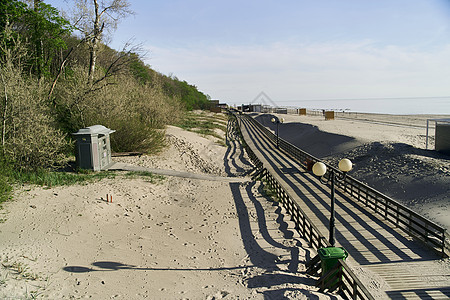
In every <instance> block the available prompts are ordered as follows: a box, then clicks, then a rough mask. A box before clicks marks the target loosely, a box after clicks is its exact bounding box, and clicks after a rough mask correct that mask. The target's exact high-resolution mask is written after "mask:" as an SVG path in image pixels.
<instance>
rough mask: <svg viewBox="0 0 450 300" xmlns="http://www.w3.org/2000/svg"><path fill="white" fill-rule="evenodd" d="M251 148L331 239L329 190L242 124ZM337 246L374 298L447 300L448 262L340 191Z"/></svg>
mask: <svg viewBox="0 0 450 300" xmlns="http://www.w3.org/2000/svg"><path fill="white" fill-rule="evenodd" d="M239 124H240V128H241V131H242V134H243V137H244V140H245V142H246V143H247V145H248V146H249V147H250V148H251V149H252V150H253V152H254V153H255V155H256V156H257V157H258V158H259V160H260V161H261V162H262V163H263V165H264V167H265V168H266V169H268V170H269V172H270V173H271V174H272V175H273V176H274V177H275V178H276V179H277V180H278V182H279V183H281V185H282V187H283V188H284V189H285V190H286V191H287V192H288V193H289V194H290V195H296V197H297V198H296V199H294V200H295V201H296V202H297V203H298V204H299V205H300V207H301V208H302V210H303V211H304V212H305V213H306V214H307V215H308V216H309V218H310V219H311V220H312V222H313V223H314V224H315V225H316V226H317V227H318V228H319V230H320V232H321V233H322V234H323V235H324V236H328V226H329V217H330V213H329V211H330V189H329V187H327V186H325V185H323V184H321V183H320V182H319V180H318V179H317V178H316V177H315V176H314V175H312V174H311V173H309V172H305V171H303V170H304V169H303V167H301V166H300V165H299V164H298V163H297V162H295V161H294V160H292V159H290V158H289V157H288V156H287V155H285V154H284V153H282V152H281V151H280V150H278V149H276V147H275V146H274V145H273V144H272V143H271V142H270V141H269V140H268V139H267V138H266V137H265V135H264V134H262V133H261V132H260V130H259V129H258V128H256V127H255V126H254V125H253V124H251V123H250V122H248V121H246V120H245V118H240V121H239ZM335 214H336V234H335V236H336V246H342V247H344V248H345V249H346V250H347V251H348V252H349V254H350V257H349V258H348V259H347V262H348V263H349V265H350V266H351V267H352V269H353V272H354V273H355V274H356V275H357V276H358V278H359V279H360V280H361V281H362V282H364V283H365V285H366V288H367V289H368V290H369V291H370V292H371V294H372V295H373V296H374V297H375V298H391V299H448V298H449V297H450V267H449V263H448V259H447V260H443V259H441V257H440V256H439V255H438V254H437V253H435V252H434V251H433V250H430V249H428V248H426V247H425V246H423V245H422V243H420V242H418V241H416V240H414V239H412V238H411V237H410V236H408V235H407V234H406V233H404V232H403V231H401V230H400V229H398V228H395V227H393V226H392V225H391V224H389V223H387V222H386V221H385V220H383V219H381V218H379V217H378V216H377V215H375V214H373V213H371V212H369V211H368V210H367V209H366V208H365V207H363V206H362V205H360V204H359V203H358V202H357V201H353V200H352V199H350V198H349V197H348V196H346V195H344V194H342V193H340V192H339V191H336V212H335Z"/></svg>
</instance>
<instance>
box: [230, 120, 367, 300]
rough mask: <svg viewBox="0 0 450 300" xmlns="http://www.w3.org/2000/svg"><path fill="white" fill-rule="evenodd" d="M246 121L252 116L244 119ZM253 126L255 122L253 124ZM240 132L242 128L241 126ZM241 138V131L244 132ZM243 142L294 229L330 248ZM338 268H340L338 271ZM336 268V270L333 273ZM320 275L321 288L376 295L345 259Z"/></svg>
mask: <svg viewBox="0 0 450 300" xmlns="http://www.w3.org/2000/svg"><path fill="white" fill-rule="evenodd" d="M245 120H246V121H249V119H247V118H245ZM252 125H254V124H252ZM238 130H239V133H240V128H238ZM241 137H242V134H241ZM242 144H243V147H244V149H245V151H246V152H247V155H248V156H249V158H250V159H251V160H252V162H253V164H254V165H255V166H256V172H255V175H254V176H255V177H260V178H261V179H263V180H266V181H267V184H268V185H269V187H270V188H271V189H272V190H273V191H275V193H276V197H277V199H278V201H280V203H281V204H282V205H283V207H284V208H285V209H286V211H287V212H288V214H289V215H290V216H291V219H292V221H294V223H295V229H296V230H297V231H298V232H299V233H300V234H301V236H302V237H303V238H304V239H305V240H306V241H307V242H308V243H309V246H310V247H312V248H314V249H315V250H318V249H319V248H323V247H329V246H330V243H329V242H328V240H327V239H326V238H325V237H324V235H323V234H322V233H321V232H320V230H319V229H318V228H317V227H316V226H315V225H314V224H313V223H312V221H311V220H310V218H309V217H308V216H307V215H306V214H305V212H304V211H303V210H302V209H301V207H300V206H299V205H298V203H297V202H296V201H294V200H293V199H294V197H292V195H290V194H289V192H287V191H286V190H285V189H284V188H283V187H282V185H281V184H280V183H279V182H278V180H277V179H276V178H275V176H274V175H273V174H271V172H270V171H269V170H268V169H266V168H265V167H264V165H263V163H262V162H261V160H260V159H259V158H258V157H257V156H256V155H255V153H254V152H253V150H252V149H251V148H250V147H249V146H248V145H247V143H246V142H245V140H244V139H243V138H242ZM317 262H318V260H317V258H314V259H313V260H312V261H311V262H310V264H309V269H310V270H313V271H312V272H310V274H312V275H319V274H320V272H319V270H320V268H321V266H320V264H317ZM336 270H337V271H336ZM333 271H334V272H333ZM322 275H323V276H321V278H320V279H319V281H318V282H317V286H318V287H319V290H320V291H329V292H333V291H336V290H337V291H339V292H340V294H341V295H343V296H344V297H346V298H348V299H363V300H373V299H374V298H373V297H372V295H371V294H370V293H369V291H368V290H367V289H366V288H365V287H364V285H363V284H362V283H361V282H360V281H359V280H358V278H357V277H356V276H355V274H354V273H353V272H352V270H351V269H350V267H349V266H348V265H347V264H346V263H345V261H343V260H342V259H339V260H338V264H337V265H336V267H335V268H333V269H332V270H331V271H330V272H328V273H327V274H322ZM327 282H333V283H335V282H337V284H333V285H331V286H329V285H327Z"/></svg>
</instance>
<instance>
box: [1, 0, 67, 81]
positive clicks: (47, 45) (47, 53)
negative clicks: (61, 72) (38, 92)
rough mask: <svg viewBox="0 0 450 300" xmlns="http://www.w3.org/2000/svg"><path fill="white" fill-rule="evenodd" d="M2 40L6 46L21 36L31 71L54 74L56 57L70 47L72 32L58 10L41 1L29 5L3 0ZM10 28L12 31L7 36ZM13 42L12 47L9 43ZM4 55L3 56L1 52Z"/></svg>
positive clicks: (38, 74) (14, 0)
mask: <svg viewBox="0 0 450 300" xmlns="http://www.w3.org/2000/svg"><path fill="white" fill-rule="evenodd" d="M0 11H2V12H4V13H1V14H0V41H1V43H2V45H3V46H5V47H12V46H13V43H12V40H11V41H10V42H8V41H7V40H5V39H12V38H17V37H20V38H21V39H22V40H23V41H24V42H26V43H27V45H26V47H27V52H28V53H29V56H28V57H27V58H26V60H27V61H26V65H25V66H24V67H25V68H26V69H27V71H30V72H31V73H33V74H36V75H37V76H38V78H41V76H42V75H48V74H49V73H50V65H51V63H52V61H53V58H54V56H55V55H56V54H57V53H58V52H59V51H60V50H62V49H65V48H66V44H65V42H64V37H65V36H68V35H69V34H70V33H71V30H72V28H71V26H70V24H69V22H68V21H67V20H65V19H64V18H62V17H61V16H60V14H59V12H58V10H57V9H56V8H54V7H52V6H51V5H48V4H45V3H43V2H42V1H40V0H34V1H32V3H30V7H29V8H28V7H27V6H26V4H25V3H23V2H20V1H17V0H0ZM6 28H9V29H10V30H11V32H10V33H9V34H8V35H6V31H5V30H6ZM8 45H9V46H8ZM0 55H3V54H2V53H0Z"/></svg>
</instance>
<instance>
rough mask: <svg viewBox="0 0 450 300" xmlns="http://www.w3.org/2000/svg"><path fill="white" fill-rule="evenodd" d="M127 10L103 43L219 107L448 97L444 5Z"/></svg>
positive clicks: (233, 3) (428, 1)
mask: <svg viewBox="0 0 450 300" xmlns="http://www.w3.org/2000/svg"><path fill="white" fill-rule="evenodd" d="M128 1H129V3H130V4H131V9H132V10H133V11H134V12H135V14H134V15H132V16H129V17H127V18H125V19H123V20H122V21H121V22H120V24H119V25H118V28H117V30H116V31H115V32H113V33H112V35H111V36H110V37H109V38H108V44H109V45H110V46H111V47H113V48H115V49H118V50H119V49H121V48H122V47H123V45H124V43H126V42H127V41H129V40H130V39H131V40H132V41H133V42H134V43H136V44H141V45H142V47H143V48H144V50H145V51H147V54H146V57H145V59H144V60H145V62H146V63H147V64H148V65H150V66H151V67H152V68H153V69H155V70H156V71H159V72H161V73H163V74H166V75H173V76H176V77H177V78H179V79H180V80H186V81H187V82H188V83H190V84H193V85H195V86H197V87H198V89H199V90H201V91H202V92H204V93H206V94H208V95H210V96H211V98H212V99H219V100H220V101H221V102H227V103H230V104H233V103H236V104H240V103H248V102H252V101H255V100H256V99H255V97H257V96H258V95H260V93H261V92H264V93H265V94H266V95H268V96H269V97H270V98H271V99H272V100H273V101H275V102H277V103H284V104H290V103H295V102H296V101H299V100H316V99H318V100H324V99H361V98H364V99H367V98H397V97H449V96H450V0H376V1H375V0H339V1H336V0H314V1H312V0H226V1H225V0H221V1H217V0H159V1H156V0H128ZM45 2H46V3H49V4H51V5H53V6H55V7H57V8H63V9H64V7H67V5H72V4H68V3H66V2H67V1H65V0H51V1H45ZM68 2H69V3H71V1H68ZM448 113H450V111H449V112H448Z"/></svg>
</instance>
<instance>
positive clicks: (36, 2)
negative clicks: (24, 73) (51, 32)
mask: <svg viewBox="0 0 450 300" xmlns="http://www.w3.org/2000/svg"><path fill="white" fill-rule="evenodd" d="M40 2H41V0H34V11H35V12H36V14H38V13H39V3H40ZM35 22H36V23H35V24H34V37H35V48H36V54H35V55H36V56H35V60H36V73H37V76H38V78H39V79H40V78H41V76H42V68H43V67H42V62H43V60H44V58H43V53H42V51H43V49H42V40H41V38H40V32H39V31H40V29H39V24H38V22H37V21H35Z"/></svg>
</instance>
